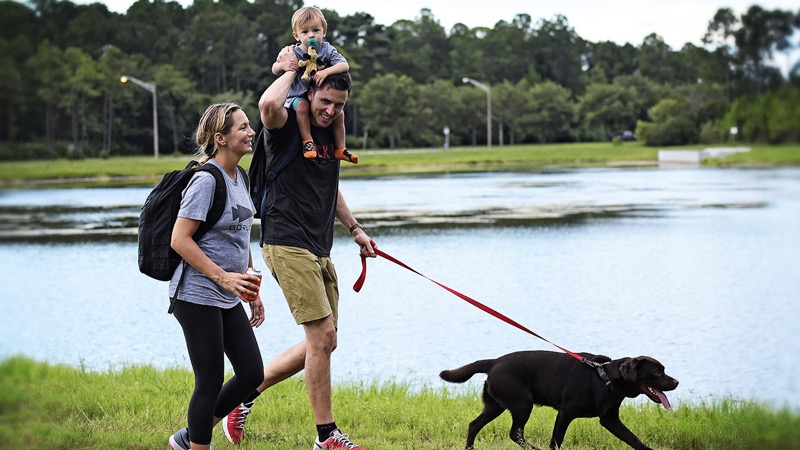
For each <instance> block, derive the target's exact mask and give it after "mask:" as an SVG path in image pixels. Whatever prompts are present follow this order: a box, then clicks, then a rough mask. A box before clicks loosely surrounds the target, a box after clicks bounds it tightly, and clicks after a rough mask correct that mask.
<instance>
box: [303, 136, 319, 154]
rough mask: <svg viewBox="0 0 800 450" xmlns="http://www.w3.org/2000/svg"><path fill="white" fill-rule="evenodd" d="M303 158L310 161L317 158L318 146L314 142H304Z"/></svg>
mask: <svg viewBox="0 0 800 450" xmlns="http://www.w3.org/2000/svg"><path fill="white" fill-rule="evenodd" d="M303 156H304V157H306V158H308V159H314V158H316V157H317V146H316V144H314V141H312V140H310V139H309V140H307V141H303Z"/></svg>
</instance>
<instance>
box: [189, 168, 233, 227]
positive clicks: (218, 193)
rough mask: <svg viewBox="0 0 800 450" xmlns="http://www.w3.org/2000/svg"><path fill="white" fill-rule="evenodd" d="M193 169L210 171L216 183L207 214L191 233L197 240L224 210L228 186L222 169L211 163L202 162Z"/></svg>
mask: <svg viewBox="0 0 800 450" xmlns="http://www.w3.org/2000/svg"><path fill="white" fill-rule="evenodd" d="M195 170H197V171H203V172H208V173H210V174H211V175H213V176H214V182H215V183H216V184H215V187H214V197H213V200H212V201H211V208H209V210H208V214H207V215H206V220H205V221H204V222H203V223H201V224H200V226H199V227H197V231H195V233H194V235H192V238H193V239H194V240H195V241H197V240H199V239H200V238H201V237H203V235H205V234H206V233H207V232H208V230H210V229H211V228H212V227H213V226H214V225H216V224H217V222H219V219H220V218H221V217H222V213H223V212H225V203H227V201H228V186H227V184H226V183H225V178H223V176H222V171H220V170H219V168H218V167H217V166H215V165H213V164H203V165H202V166H199V167H197V168H196V169H195Z"/></svg>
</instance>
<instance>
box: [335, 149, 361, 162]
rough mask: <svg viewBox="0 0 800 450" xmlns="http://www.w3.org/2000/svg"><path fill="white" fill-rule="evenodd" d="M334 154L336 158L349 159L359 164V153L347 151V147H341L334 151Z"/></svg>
mask: <svg viewBox="0 0 800 450" xmlns="http://www.w3.org/2000/svg"><path fill="white" fill-rule="evenodd" d="M334 156H335V157H336V159H341V160H342V161H349V162H351V163H353V164H358V155H354V154H352V153H350V152H349V151H347V149H346V148H340V149H339V150H336V151H335V152H334Z"/></svg>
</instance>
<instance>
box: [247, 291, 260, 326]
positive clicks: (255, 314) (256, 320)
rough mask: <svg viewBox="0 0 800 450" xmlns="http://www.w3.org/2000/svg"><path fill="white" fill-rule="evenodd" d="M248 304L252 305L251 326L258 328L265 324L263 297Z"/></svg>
mask: <svg viewBox="0 0 800 450" xmlns="http://www.w3.org/2000/svg"><path fill="white" fill-rule="evenodd" d="M248 303H249V304H250V326H251V327H253V328H258V327H259V326H260V325H261V324H262V323H264V303H263V302H262V301H261V296H259V297H258V298H257V299H256V300H253V301H252V302H248Z"/></svg>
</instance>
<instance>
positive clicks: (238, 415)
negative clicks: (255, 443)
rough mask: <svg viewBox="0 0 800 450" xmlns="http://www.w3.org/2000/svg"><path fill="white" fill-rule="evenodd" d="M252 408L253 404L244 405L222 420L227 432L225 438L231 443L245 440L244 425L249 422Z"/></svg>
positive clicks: (223, 428)
mask: <svg viewBox="0 0 800 450" xmlns="http://www.w3.org/2000/svg"><path fill="white" fill-rule="evenodd" d="M252 407H253V402H250V403H242V404H240V405H239V406H237V407H236V408H234V409H233V411H231V412H230V413H228V415H227V416H225V417H223V418H222V430H223V431H224V432H225V437H227V438H228V440H229V441H231V444H238V443H239V442H242V439H243V438H244V423H245V421H247V415H248V414H250V411H251V410H250V408H252Z"/></svg>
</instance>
